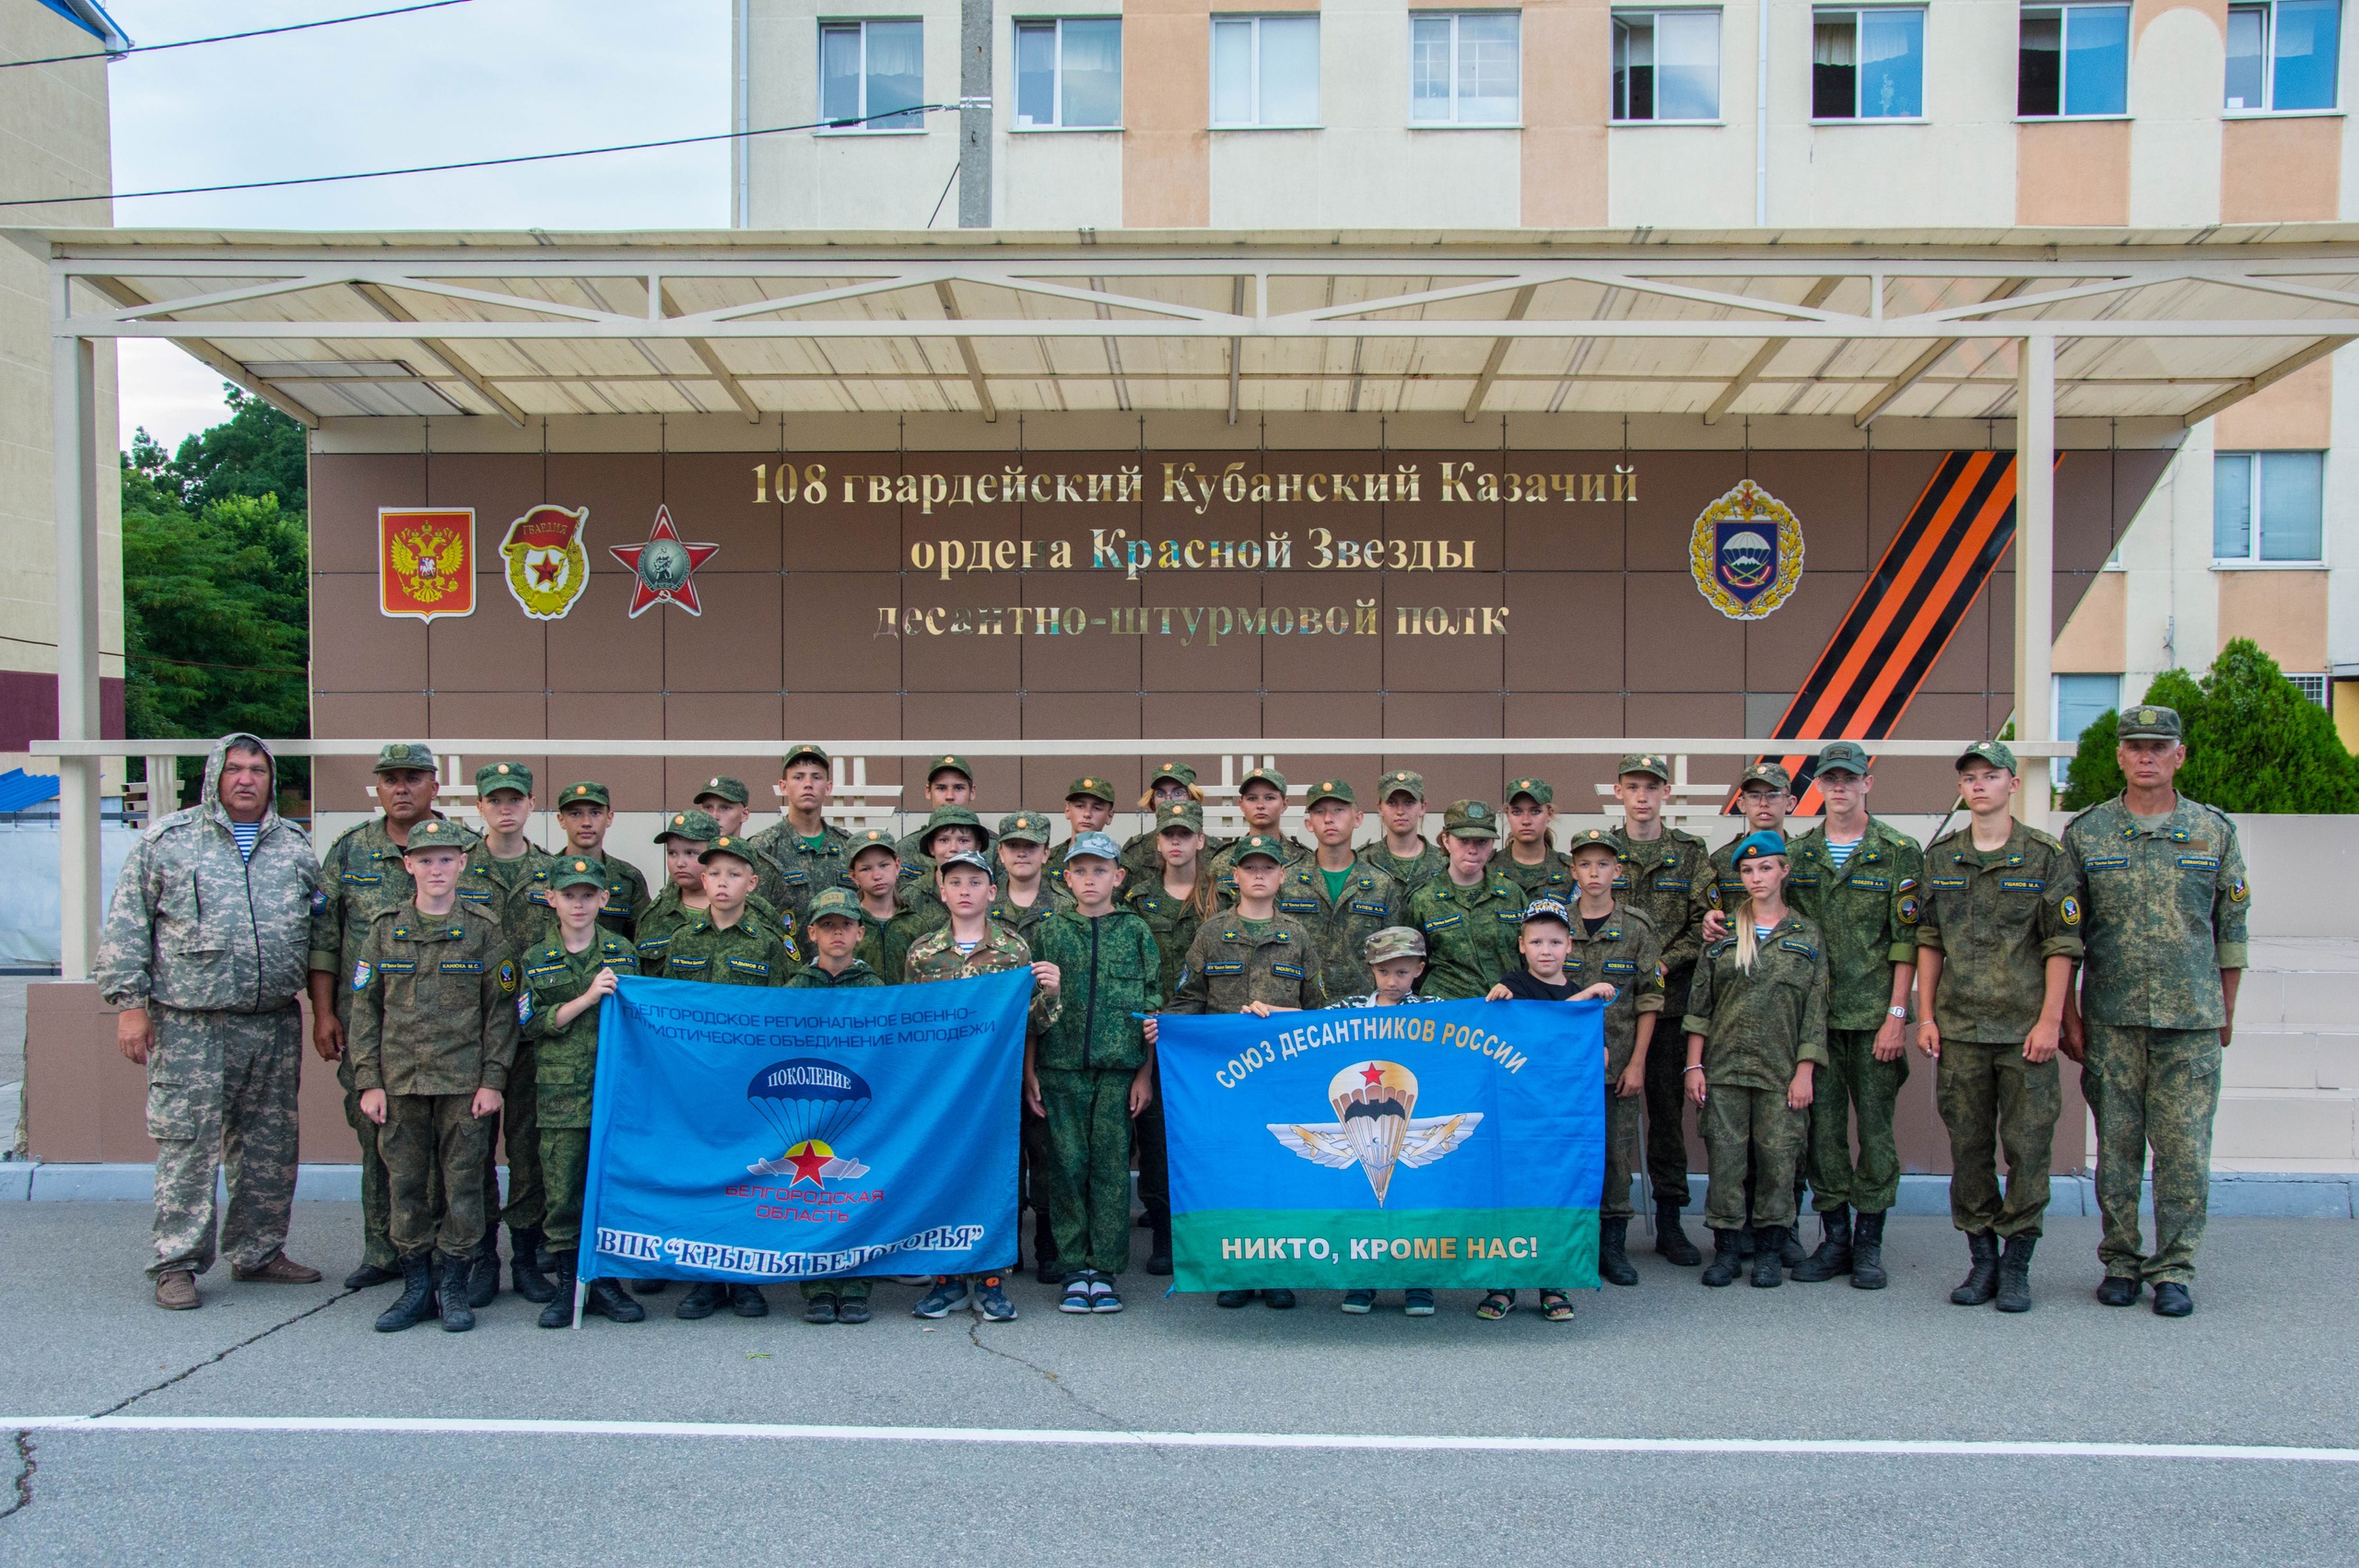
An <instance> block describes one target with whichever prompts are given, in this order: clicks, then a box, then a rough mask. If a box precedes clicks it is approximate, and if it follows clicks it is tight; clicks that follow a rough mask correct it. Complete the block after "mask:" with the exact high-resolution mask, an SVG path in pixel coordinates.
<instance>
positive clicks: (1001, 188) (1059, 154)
mask: <svg viewBox="0 0 2359 1568" xmlns="http://www.w3.org/2000/svg"><path fill="white" fill-rule="evenodd" d="M1005 36H1006V34H1005V33H1004V32H1003V33H1002V37H1003V38H1004V37H1005ZM1133 47H1135V46H1134V45H1132V44H1131V43H1130V42H1129V41H1128V40H1125V41H1124V49H1123V53H1124V57H1125V60H1126V62H1127V61H1128V60H1131V59H1134V58H1135V56H1133V55H1132V54H1131V53H1130V50H1131V49H1132V48H1133ZM999 55H1000V60H1001V62H1002V64H1000V67H999V80H1000V84H1001V85H1000V94H1001V96H999V97H997V98H995V99H994V101H995V102H998V103H1004V104H1008V105H1010V106H1013V105H1014V104H1015V67H1014V65H1013V64H1009V63H1008V56H1009V51H1008V50H1007V49H1002V50H1001V51H1000V52H999ZM1122 76H1123V79H1124V81H1125V83H1127V82H1128V81H1129V79H1130V77H1131V76H1132V72H1131V71H1130V70H1129V69H1127V68H1126V69H1125V70H1124V71H1123V72H1122ZM1129 90H1130V89H1129V88H1128V87H1127V86H1125V87H1124V88H1123V91H1124V92H1125V93H1126V94H1127V93H1128V92H1129ZM1014 119H1015V116H1014V114H1013V112H1012V111H1011V112H1010V113H1007V114H995V115H994V116H993V117H992V123H994V124H996V125H999V126H1002V127H1004V126H1006V125H1008V124H1010V123H1013V121H1014ZM1126 162H1127V159H1126V158H1124V156H1123V147H1122V133H1121V132H1119V131H1006V130H1004V129H1003V130H1002V132H1001V134H1000V137H999V146H998V150H997V151H996V152H994V153H993V154H992V184H993V185H995V186H996V187H997V188H998V195H997V197H996V199H995V201H994V204H993V206H992V216H993V219H994V221H995V222H996V224H997V226H998V227H999V228H1068V229H1069V228H1122V227H1123V226H1124V224H1125V223H1127V222H1128V221H1129V216H1128V215H1127V214H1126V213H1125V211H1124V210H1123V186H1124V181H1123V176H1122V170H1123V167H1124V165H1125V163H1126ZM950 199H951V201H953V202H956V201H957V199H958V197H957V193H956V192H954V193H952V194H951V198H950Z"/></svg>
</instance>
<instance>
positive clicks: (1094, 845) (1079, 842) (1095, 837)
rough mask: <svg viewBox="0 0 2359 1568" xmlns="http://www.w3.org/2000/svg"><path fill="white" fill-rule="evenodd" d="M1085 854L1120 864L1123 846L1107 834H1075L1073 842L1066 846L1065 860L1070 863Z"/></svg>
mask: <svg viewBox="0 0 2359 1568" xmlns="http://www.w3.org/2000/svg"><path fill="white" fill-rule="evenodd" d="M1085 856H1094V857H1095V858H1097V859H1098V860H1112V861H1115V862H1116V863H1118V864H1119V863H1120V862H1121V859H1122V847H1121V845H1120V844H1117V843H1115V842H1114V840H1113V838H1112V837H1110V836H1109V835H1107V834H1103V833H1078V834H1075V835H1074V840H1073V842H1072V843H1070V844H1068V845H1066V846H1065V860H1066V861H1067V862H1068V863H1070V862H1071V861H1074V860H1080V859H1082V858H1083V857H1085Z"/></svg>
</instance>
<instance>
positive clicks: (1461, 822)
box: [1441, 801, 1499, 838]
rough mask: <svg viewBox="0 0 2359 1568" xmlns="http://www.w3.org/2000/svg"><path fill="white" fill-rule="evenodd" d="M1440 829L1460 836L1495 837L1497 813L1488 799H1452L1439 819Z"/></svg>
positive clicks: (1497, 830) (1497, 829)
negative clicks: (1445, 812) (1447, 808)
mask: <svg viewBox="0 0 2359 1568" xmlns="http://www.w3.org/2000/svg"><path fill="white" fill-rule="evenodd" d="M1441 830H1442V832H1443V833H1445V834H1453V835H1455V836H1457V837H1460V838H1496V837H1498V836H1499V813H1497V812H1496V811H1494V810H1492V809H1491V802H1488V801H1452V802H1449V813H1447V814H1446V815H1444V816H1443V817H1442V819H1441Z"/></svg>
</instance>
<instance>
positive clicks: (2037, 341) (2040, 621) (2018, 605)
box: [2015, 336, 2056, 829]
mask: <svg viewBox="0 0 2359 1568" xmlns="http://www.w3.org/2000/svg"><path fill="white" fill-rule="evenodd" d="M2055 601H2056V339H2055V338H2053V337H2048V336H2041V337H2027V338H2025V339H2024V340H2023V353H2022V357H2021V358H2020V360H2019V361H2018V364H2017V368H2016V371H2015V738H2016V739H2017V740H2023V741H2045V740H2048V739H2049V738H2050V735H2049V731H2050V729H2051V728H2052V727H2053V724H2054V720H2053V717H2052V713H2053V694H2052V688H2053V686H2054V685H2055V683H2054V681H2053V679H2052V678H2051V674H2050V670H2051V666H2052V664H2053V661H2054V652H2053V650H2054V648H2055V645H2056V603H2055ZM2022 778H2023V800H2022V814H2023V820H2024V821H2025V823H2027V824H2029V825H2031V826H2033V827H2037V828H2041V829H2045V828H2046V827H2047V826H2048V806H2049V796H2050V790H2049V774H2048V768H2047V767H2046V766H2044V765H2042V764H2039V763H2034V764H2033V765H2032V766H2029V767H2026V768H2025V769H2024V770H2023V772H2022Z"/></svg>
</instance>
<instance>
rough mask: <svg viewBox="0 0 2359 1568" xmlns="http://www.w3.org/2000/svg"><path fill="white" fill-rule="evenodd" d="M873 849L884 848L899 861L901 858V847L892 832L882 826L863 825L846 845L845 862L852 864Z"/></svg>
mask: <svg viewBox="0 0 2359 1568" xmlns="http://www.w3.org/2000/svg"><path fill="white" fill-rule="evenodd" d="M871 849H882V850H884V851H885V852H886V854H888V855H890V856H892V857H893V859H894V860H897V861H898V860H900V858H901V847H900V845H898V843H896V842H894V839H893V836H892V835H891V834H889V833H887V832H886V831H885V830H884V829H883V828H881V827H863V828H862V829H861V830H860V831H859V832H858V833H855V834H853V835H852V836H851V843H850V844H848V845H846V846H845V847H844V864H845V865H847V866H849V865H851V863H852V862H853V861H854V860H859V859H860V858H861V856H863V855H864V854H866V853H867V852H868V851H869V850H871Z"/></svg>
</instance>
